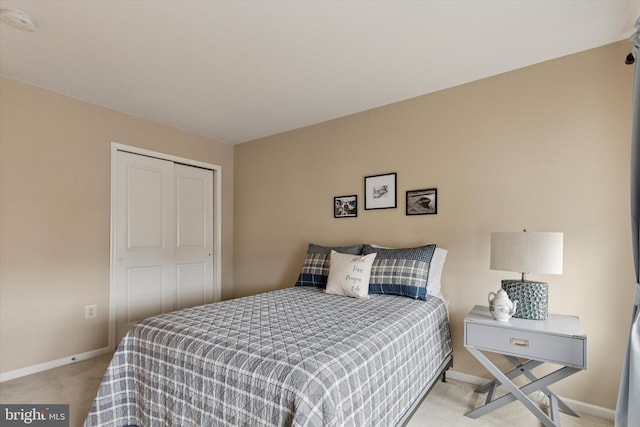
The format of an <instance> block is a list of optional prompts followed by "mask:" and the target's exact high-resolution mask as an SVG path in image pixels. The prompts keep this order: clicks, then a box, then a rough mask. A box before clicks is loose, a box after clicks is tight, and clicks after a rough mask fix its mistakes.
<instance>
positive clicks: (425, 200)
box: [407, 188, 438, 215]
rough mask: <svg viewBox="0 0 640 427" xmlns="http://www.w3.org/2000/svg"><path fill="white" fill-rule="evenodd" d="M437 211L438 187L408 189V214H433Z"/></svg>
mask: <svg viewBox="0 0 640 427" xmlns="http://www.w3.org/2000/svg"><path fill="white" fill-rule="evenodd" d="M437 213H438V189H437V188H427V189H425V190H410V191H407V215H433V214H437Z"/></svg>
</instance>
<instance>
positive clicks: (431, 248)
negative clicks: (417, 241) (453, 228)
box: [362, 245, 436, 300]
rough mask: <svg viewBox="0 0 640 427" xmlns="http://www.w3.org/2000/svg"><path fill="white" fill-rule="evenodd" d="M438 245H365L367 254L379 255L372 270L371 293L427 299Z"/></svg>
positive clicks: (363, 251) (364, 249)
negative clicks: (394, 247) (412, 246)
mask: <svg viewBox="0 0 640 427" xmlns="http://www.w3.org/2000/svg"><path fill="white" fill-rule="evenodd" d="M435 249H436V245H425V246H420V247H417V248H404V249H383V248H375V247H373V246H372V245H364V248H362V253H363V254H365V255H366V254H370V253H374V252H375V253H377V254H378V255H377V256H376V259H375V260H374V262H373V266H372V267H371V278H370V280H369V293H371V294H391V295H402V296H406V297H409V298H413V299H420V300H426V299H427V284H428V281H429V269H430V266H431V262H432V259H433V254H434V253H435Z"/></svg>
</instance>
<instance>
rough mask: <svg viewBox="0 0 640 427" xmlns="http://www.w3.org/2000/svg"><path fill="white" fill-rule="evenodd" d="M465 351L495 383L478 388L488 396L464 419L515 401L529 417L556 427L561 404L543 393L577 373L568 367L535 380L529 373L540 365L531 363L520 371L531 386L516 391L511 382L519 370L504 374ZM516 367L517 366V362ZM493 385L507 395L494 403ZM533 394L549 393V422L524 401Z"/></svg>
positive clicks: (479, 355) (476, 354)
mask: <svg viewBox="0 0 640 427" xmlns="http://www.w3.org/2000/svg"><path fill="white" fill-rule="evenodd" d="M467 350H469V352H471V354H472V355H473V357H475V358H476V359H477V360H478V361H479V362H480V363H482V365H483V366H484V367H485V368H487V370H488V371H489V372H490V373H491V374H492V375H493V376H494V377H495V378H496V381H492V382H491V383H489V384H487V385H486V386H482V387H480V389H478V391H480V390H483V389H486V390H485V391H487V392H488V393H489V396H487V403H485V404H484V405H483V406H481V407H479V408H476V409H474V410H473V411H470V412H467V413H466V414H465V415H466V416H468V417H469V418H478V417H481V416H482V415H484V414H486V413H489V412H491V411H493V410H495V409H498V408H501V407H503V406H504V405H506V404H508V403H511V402H513V401H514V400H516V399H517V400H519V401H520V402H522V404H523V405H524V406H526V407H527V409H529V411H530V412H531V413H533V415H535V416H536V417H537V418H538V419H539V420H540V421H541V422H542V424H544V425H545V426H546V427H558V426H559V425H560V418H559V416H558V405H559V404H560V402H561V401H560V400H559V399H558V398H557V396H556V395H555V394H553V393H551V392H550V391H549V390H548V389H547V387H548V386H549V385H551V384H553V383H555V382H557V381H560V380H561V379H563V378H566V377H568V376H569V375H572V374H574V373H576V372H578V371H579V369H577V368H572V367H570V366H565V367H563V368H560V369H558V370H556V371H554V372H552V373H550V374H548V375H546V376H544V377H541V378H536V377H535V376H534V375H533V374H532V373H531V372H529V371H530V370H531V369H533V367H535V366H538V365H540V364H541V363H542V362H532V363H531V364H529V365H527V369H525V370H524V372H527V373H528V374H529V375H530V377H529V375H527V374H525V375H527V377H528V378H529V379H530V380H531V381H532V382H531V383H530V384H527V385H525V386H523V387H521V388H518V386H516V385H515V384H514V383H513V381H511V380H512V379H513V378H515V377H517V376H519V375H520V374H521V373H522V371H520V370H519V368H516V369H514V370H513V371H511V372H509V373H508V374H504V373H503V372H502V371H501V370H500V369H498V368H497V367H496V366H495V365H494V364H493V363H492V362H491V361H490V360H489V359H488V358H487V357H486V356H485V355H484V354H482V353H481V352H480V351H479V350H477V349H475V348H469V347H467ZM516 360H517V359H516ZM512 363H513V361H512ZM517 363H518V364H520V362H519V361H518V362H517ZM525 365H526V364H525ZM514 371H515V373H514ZM497 384H502V385H504V387H505V388H506V389H507V390H508V391H509V392H510V393H509V394H505V395H504V396H501V397H499V398H497V399H495V400H494V399H493V392H494V391H495V388H496V386H497ZM537 390H543V391H545V390H546V391H549V393H550V394H549V398H550V412H551V416H552V418H549V417H548V416H547V414H545V413H544V412H543V411H542V410H541V409H540V408H539V407H538V405H537V404H536V403H535V402H533V401H532V400H531V399H530V398H529V397H528V395H529V394H531V393H533V392H534V391H537ZM489 397H491V399H489ZM562 405H564V403H562ZM564 406H566V405H564ZM567 408H568V407H567ZM571 412H573V411H571Z"/></svg>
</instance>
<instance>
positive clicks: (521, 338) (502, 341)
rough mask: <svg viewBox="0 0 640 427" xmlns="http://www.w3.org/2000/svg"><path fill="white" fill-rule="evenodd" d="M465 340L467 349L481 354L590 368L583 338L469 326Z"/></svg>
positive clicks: (469, 324) (507, 328)
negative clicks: (486, 353) (491, 353)
mask: <svg viewBox="0 0 640 427" xmlns="http://www.w3.org/2000/svg"><path fill="white" fill-rule="evenodd" d="M464 339H465V346H467V347H474V348H477V349H479V350H486V351H490V352H494V353H501V354H508V355H511V356H516V357H524V358H527V359H534V360H540V361H544V362H550V363H558V364H561V365H568V366H573V367H577V368H581V369H584V368H586V340H585V339H583V338H581V337H574V336H566V335H553V334H549V333H543V332H534V331H524V330H520V329H515V328H509V327H505V326H501V325H489V324H481V323H473V322H466V323H465V334H464Z"/></svg>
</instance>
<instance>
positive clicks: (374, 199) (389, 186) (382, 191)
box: [364, 172, 398, 209]
mask: <svg viewBox="0 0 640 427" xmlns="http://www.w3.org/2000/svg"><path fill="white" fill-rule="evenodd" d="M397 205H398V197H397V194H396V173H395V172H394V173H387V174H384V175H373V176H365V177H364V208H365V209H388V208H395V207H397Z"/></svg>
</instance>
